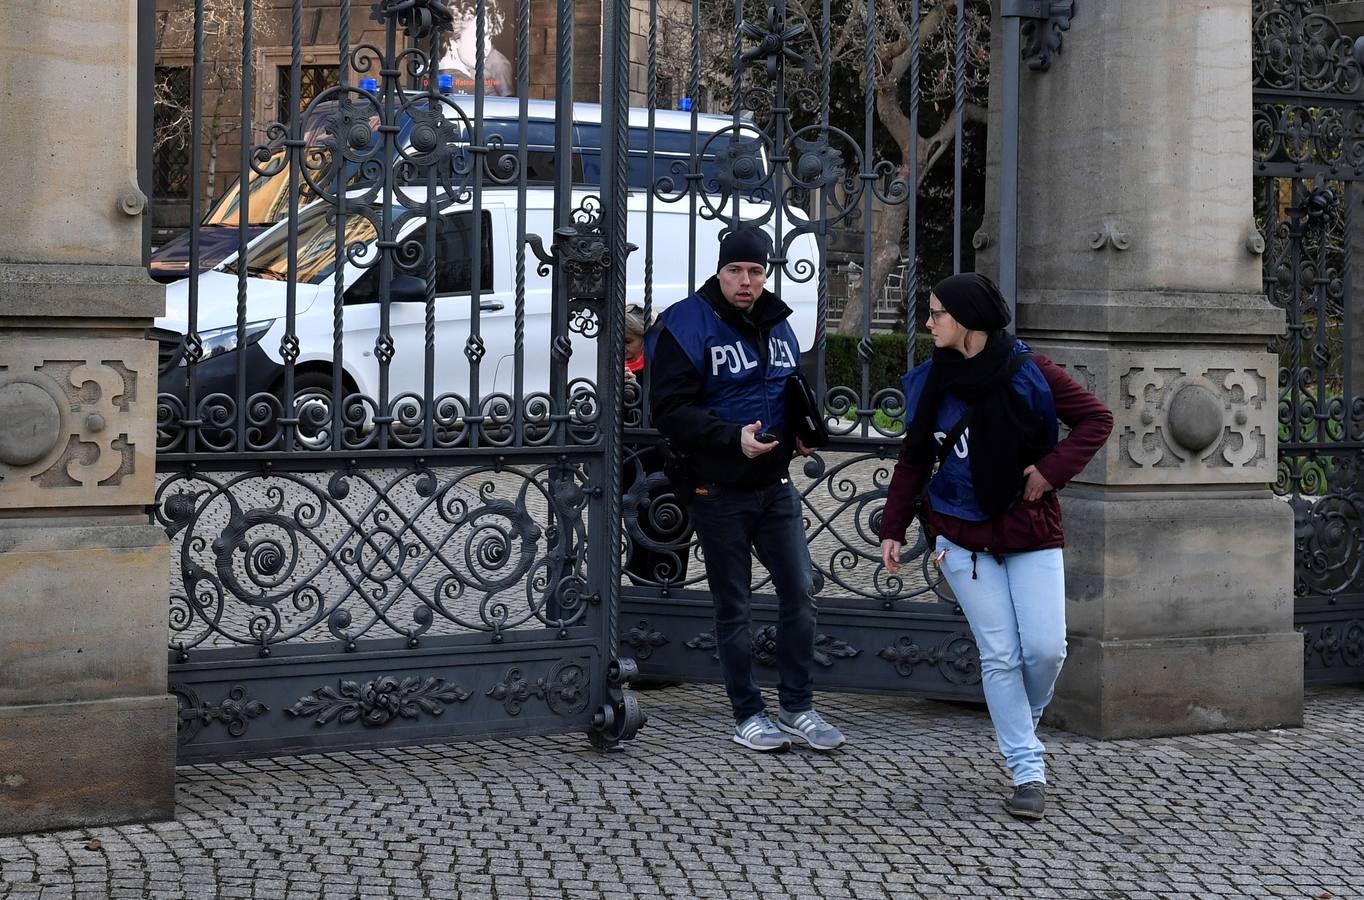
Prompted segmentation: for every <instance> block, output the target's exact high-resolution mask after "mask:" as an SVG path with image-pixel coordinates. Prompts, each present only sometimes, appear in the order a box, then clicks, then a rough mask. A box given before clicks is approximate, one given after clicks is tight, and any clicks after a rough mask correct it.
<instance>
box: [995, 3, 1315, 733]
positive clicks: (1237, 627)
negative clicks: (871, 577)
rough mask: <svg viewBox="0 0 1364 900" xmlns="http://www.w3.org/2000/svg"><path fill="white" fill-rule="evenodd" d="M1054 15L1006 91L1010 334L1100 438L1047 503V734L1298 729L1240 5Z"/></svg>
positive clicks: (1271, 329)
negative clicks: (1061, 568)
mask: <svg viewBox="0 0 1364 900" xmlns="http://www.w3.org/2000/svg"><path fill="white" fill-rule="evenodd" d="M1076 6H1077V9H1076V13H1075V17H1074V19H1073V20H1072V22H1071V25H1070V30H1069V32H1067V33H1066V34H1065V35H1064V46H1063V49H1062V51H1061V53H1060V54H1059V55H1058V56H1056V57H1055V58H1054V60H1053V63H1052V66H1051V69H1050V71H1049V72H1046V73H1031V72H1026V71H1025V73H1024V78H1023V85H1022V91H1021V98H1020V102H1021V104H1022V106H1021V114H1022V127H1021V138H1020V140H1021V149H1020V172H1019V184H1020V186H1021V196H1020V227H1019V234H1020V251H1019V267H1018V272H1019V317H1018V323H1019V329H1020V332H1021V333H1022V335H1023V336H1024V337H1025V338H1026V339H1028V340H1029V341H1031V342H1032V343H1033V344H1034V346H1036V347H1037V348H1038V349H1039V350H1040V351H1041V352H1044V353H1046V354H1048V355H1049V356H1051V357H1052V358H1053V359H1055V360H1056V361H1057V362H1059V363H1061V364H1063V365H1065V366H1066V367H1067V369H1068V370H1069V371H1070V372H1071V373H1072V374H1073V375H1074V376H1075V377H1076V379H1078V380H1079V381H1081V382H1082V383H1084V384H1085V385H1086V386H1087V387H1089V388H1090V389H1091V390H1093V391H1094V392H1095V393H1097V394H1098V395H1099V396H1100V397H1102V398H1103V399H1104V401H1105V402H1106V403H1107V404H1108V405H1109V406H1110V407H1111V408H1112V410H1113V412H1114V415H1115V417H1116V424H1115V427H1114V432H1113V438H1112V440H1111V441H1110V442H1109V444H1108V446H1107V447H1106V448H1105V450H1104V451H1102V452H1101V453H1100V455H1099V456H1098V457H1097V458H1096V459H1095V460H1094V461H1093V462H1092V463H1091V464H1090V466H1089V467H1088V468H1087V469H1086V470H1085V472H1084V473H1083V475H1082V476H1081V477H1080V478H1078V479H1076V481H1075V482H1074V483H1073V484H1072V485H1071V486H1070V487H1069V488H1068V489H1067V490H1065V491H1064V492H1063V497H1064V500H1063V507H1064V511H1065V517H1066V537H1067V546H1066V579H1067V609H1066V613H1067V622H1068V627H1069V634H1070V641H1069V658H1068V660H1067V662H1066V667H1065V671H1064V673H1063V674H1062V676H1061V682H1060V685H1059V687H1058V691H1057V697H1056V701H1055V703H1054V704H1053V706H1052V707H1051V709H1050V710H1049V712H1048V720H1049V721H1050V722H1052V723H1053V724H1056V725H1059V726H1061V727H1063V728H1067V729H1069V730H1073V731H1078V732H1082V733H1086V734H1092V735H1099V736H1104V737H1121V736H1131V735H1155V734H1171V733H1180V732H1196V731H1210V730H1222V729H1240V728H1261V727H1267V726H1274V725H1283V724H1296V723H1299V722H1301V719H1302V667H1303V649H1302V638H1301V637H1300V636H1299V635H1298V634H1296V633H1295V632H1294V630H1293V620H1292V609H1293V590H1292V573H1293V517H1292V513H1291V510H1290V509H1289V507H1288V506H1287V504H1285V503H1283V502H1281V501H1279V500H1277V499H1275V498H1274V497H1273V496H1272V495H1271V494H1270V492H1269V490H1268V489H1267V484H1268V483H1270V482H1273V481H1274V479H1275V477H1276V472H1275V457H1276V454H1275V442H1276V439H1277V406H1278V403H1277V400H1278V386H1277V373H1278V363H1277V361H1276V359H1275V358H1274V356H1273V355H1271V354H1270V353H1268V352H1266V349H1265V348H1266V345H1267V343H1268V341H1269V339H1270V336H1271V335H1274V334H1278V333H1281V332H1282V330H1283V328H1284V318H1283V315H1282V313H1281V312H1280V311H1278V310H1276V309H1274V308H1273V307H1271V306H1270V305H1269V304H1268V303H1267V302H1266V301H1265V300H1264V298H1263V296H1262V295H1261V283H1260V258H1259V256H1257V255H1256V252H1255V249H1254V241H1253V240H1250V238H1251V237H1252V235H1253V229H1254V225H1253V222H1252V218H1251V203H1252V195H1251V189H1252V181H1251V179H1252V167H1251V117H1250V110H1251V96H1250V95H1251V80H1250V40H1251V33H1250V10H1251V0H1203V2H1199V3H1189V2H1187V0H1148V2H1143V3H1125V2H1121V0H1086V2H1085V3H1084V4H1083V5H1082V6H1081V5H1080V4H1077V5H1076Z"/></svg>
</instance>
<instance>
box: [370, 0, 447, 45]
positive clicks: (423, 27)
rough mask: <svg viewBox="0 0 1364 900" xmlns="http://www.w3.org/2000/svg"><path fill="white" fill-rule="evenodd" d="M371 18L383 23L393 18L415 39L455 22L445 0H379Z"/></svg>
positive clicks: (371, 13)
mask: <svg viewBox="0 0 1364 900" xmlns="http://www.w3.org/2000/svg"><path fill="white" fill-rule="evenodd" d="M370 18H372V19H373V20H374V21H376V22H379V23H381V24H382V23H387V22H388V21H389V20H392V21H394V22H396V23H397V24H398V26H399V27H401V28H402V29H403V30H404V31H406V32H407V36H408V37H410V38H413V39H421V38H425V37H428V36H430V34H431V32H432V31H434V30H436V29H448V28H449V27H450V26H451V25H452V24H453V23H454V15H453V14H452V13H451V12H450V7H449V5H448V4H447V3H446V2H445V0H378V2H376V3H375V4H374V7H373V9H372V10H371V12H370Z"/></svg>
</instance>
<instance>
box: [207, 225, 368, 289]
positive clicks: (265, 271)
mask: <svg viewBox="0 0 1364 900" xmlns="http://www.w3.org/2000/svg"><path fill="white" fill-rule="evenodd" d="M375 233H376V232H375V229H374V223H373V222H371V221H370V220H369V218H368V217H366V216H363V215H358V214H355V213H351V214H349V215H347V216H346V228H345V234H344V235H343V237H342V240H343V242H344V243H343V248H342V252H344V248H345V247H350V246H353V245H355V244H357V243H359V244H368V243H369V242H370V241H372V240H374V236H375ZM335 269H336V214H335V211H334V210H332V209H330V208H327V207H317V208H315V209H311V210H308V211H306V212H304V213H303V215H302V216H301V217H300V218H299V223H298V269H297V270H296V271H297V275H298V280H299V281H300V282H307V283H309V284H318V283H320V282H321V281H322V280H323V279H325V278H326V277H327V276H328V275H330V274H331V273H332V272H333V271H335ZM223 271H224V272H230V273H232V274H234V275H235V274H237V272H238V267H237V261H236V260H233V261H232V262H229V263H227V264H226V265H224V266H223ZM246 274H248V275H252V276H255V277H257V278H266V279H270V280H271V281H285V280H287V279H288V277H289V229H288V228H280V229H278V230H277V231H276V232H275V233H274V234H271V235H270V236H269V237H267V238H264V239H262V240H260V241H258V242H257V243H256V244H255V245H254V246H252V247H251V248H250V249H248V250H247V253H246Z"/></svg>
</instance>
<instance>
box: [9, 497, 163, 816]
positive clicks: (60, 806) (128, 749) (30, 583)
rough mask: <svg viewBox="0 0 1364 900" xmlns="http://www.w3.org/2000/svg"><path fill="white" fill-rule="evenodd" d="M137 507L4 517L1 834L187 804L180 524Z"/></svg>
mask: <svg viewBox="0 0 1364 900" xmlns="http://www.w3.org/2000/svg"><path fill="white" fill-rule="evenodd" d="M133 518H134V517H133V516H117V515H110V516H108V517H106V521H105V523H104V524H59V522H60V520H43V519H28V520H24V523H23V524H15V525H11V526H7V527H3V528H0V598H2V599H3V605H4V613H3V621H4V627H3V628H0V673H4V674H3V677H0V834H3V833H14V832H25V831H40V830H50V829H55V828H71V827H77V826H87V825H103V824H111V823H115V822H144V821H150V820H157V819H167V818H170V817H171V816H172V815H174V810H175V736H176V723H177V705H176V700H175V698H174V697H172V696H171V695H170V694H169V693H168V691H167V687H166V655H167V654H166V609H167V607H166V602H167V601H166V596H167V595H166V579H167V567H166V533H165V530H164V529H161V528H157V527H155V526H152V525H148V524H145V521H146V520H145V518H143V520H142V522H141V523H137V524H133V523H132V522H131V521H128V520H130V519H133ZM77 521H79V520H77ZM125 522H126V524H125Z"/></svg>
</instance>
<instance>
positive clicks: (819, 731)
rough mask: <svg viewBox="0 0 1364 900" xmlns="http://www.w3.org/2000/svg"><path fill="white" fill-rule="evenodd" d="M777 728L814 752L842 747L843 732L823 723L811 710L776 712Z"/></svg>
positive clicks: (780, 710) (782, 710) (781, 710)
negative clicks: (800, 741)
mask: <svg viewBox="0 0 1364 900" xmlns="http://www.w3.org/2000/svg"><path fill="white" fill-rule="evenodd" d="M777 727H778V728H780V729H781V730H782V731H784V732H786V733H787V734H793V735H795V736H796V737H798V738H800V739H801V740H803V741H805V743H807V744H809V745H810V746H811V747H813V748H815V749H816V750H837V749H838V748H839V747H842V746H843V740H844V738H843V732H841V731H839V730H838V729H837V728H835V727H834V726H832V725H830V724H829V723H828V722H826V721H824V719H822V718H821V717H820V715H819V713H817V712H815V711H814V710H813V709H807V710H803V711H802V712H797V713H793V712H787V711H786V710H784V709H779V710H778V711H777Z"/></svg>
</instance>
